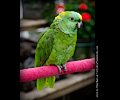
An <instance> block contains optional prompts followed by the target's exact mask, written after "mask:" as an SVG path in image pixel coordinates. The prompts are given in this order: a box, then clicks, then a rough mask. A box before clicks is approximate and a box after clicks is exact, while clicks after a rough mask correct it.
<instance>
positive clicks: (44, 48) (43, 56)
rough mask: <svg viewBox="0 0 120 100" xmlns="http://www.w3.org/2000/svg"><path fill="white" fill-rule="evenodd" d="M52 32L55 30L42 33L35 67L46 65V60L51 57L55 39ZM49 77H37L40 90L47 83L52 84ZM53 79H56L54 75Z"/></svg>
mask: <svg viewBox="0 0 120 100" xmlns="http://www.w3.org/2000/svg"><path fill="white" fill-rule="evenodd" d="M52 34H53V30H52V29H48V30H46V31H45V32H43V33H42V34H41V35H40V37H39V39H38V43H37V47H36V53H35V67H39V66H43V65H45V62H46V60H47V59H48V58H49V56H50V54H51V51H52V47H53V40H54V37H53V35H52ZM49 79H50V78H42V79H37V89H38V90H39V91H40V90H41V89H42V88H44V87H45V86H46V85H47V84H48V86H50V85H49V83H51V81H50V80H49ZM53 80H55V77H53ZM52 83H53V81H52ZM51 87H53V86H51Z"/></svg>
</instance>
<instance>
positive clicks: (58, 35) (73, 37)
mask: <svg viewBox="0 0 120 100" xmlns="http://www.w3.org/2000/svg"><path fill="white" fill-rule="evenodd" d="M54 33H55V34H54V36H55V39H60V40H61V41H64V42H65V43H68V44H71V43H72V42H73V41H74V42H76V41H77V32H75V33H74V34H65V33H63V32H61V31H58V30H56V29H54Z"/></svg>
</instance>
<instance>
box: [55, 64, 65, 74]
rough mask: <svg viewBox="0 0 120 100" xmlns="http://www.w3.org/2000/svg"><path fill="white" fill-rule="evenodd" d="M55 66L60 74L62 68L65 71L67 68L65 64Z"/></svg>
mask: <svg viewBox="0 0 120 100" xmlns="http://www.w3.org/2000/svg"><path fill="white" fill-rule="evenodd" d="M56 66H57V68H58V69H59V72H60V75H61V74H62V68H64V71H65V73H66V71H67V69H66V65H65V64H64V65H56Z"/></svg>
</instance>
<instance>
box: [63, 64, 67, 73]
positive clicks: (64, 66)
mask: <svg viewBox="0 0 120 100" xmlns="http://www.w3.org/2000/svg"><path fill="white" fill-rule="evenodd" d="M63 68H64V71H65V73H66V71H67V69H66V64H64V65H63Z"/></svg>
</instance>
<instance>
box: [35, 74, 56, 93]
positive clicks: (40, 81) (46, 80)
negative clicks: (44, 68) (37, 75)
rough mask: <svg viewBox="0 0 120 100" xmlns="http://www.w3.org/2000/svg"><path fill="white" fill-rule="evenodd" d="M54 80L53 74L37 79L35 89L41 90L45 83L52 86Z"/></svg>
mask: <svg viewBox="0 0 120 100" xmlns="http://www.w3.org/2000/svg"><path fill="white" fill-rule="evenodd" d="M54 82H55V76H51V77H47V78H41V79H37V89H38V91H41V90H42V88H44V87H46V86H47V85H48V86H49V87H50V88H53V86H54Z"/></svg>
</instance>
